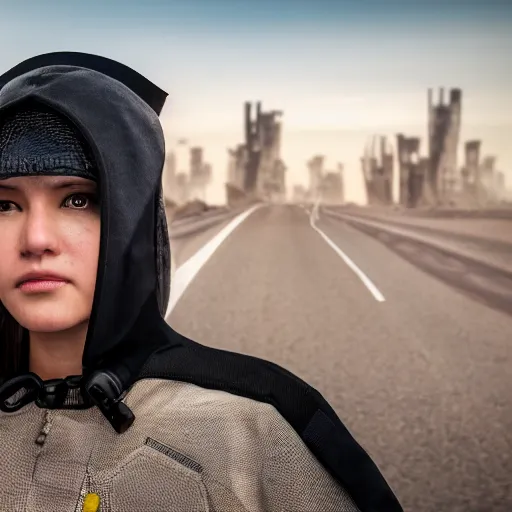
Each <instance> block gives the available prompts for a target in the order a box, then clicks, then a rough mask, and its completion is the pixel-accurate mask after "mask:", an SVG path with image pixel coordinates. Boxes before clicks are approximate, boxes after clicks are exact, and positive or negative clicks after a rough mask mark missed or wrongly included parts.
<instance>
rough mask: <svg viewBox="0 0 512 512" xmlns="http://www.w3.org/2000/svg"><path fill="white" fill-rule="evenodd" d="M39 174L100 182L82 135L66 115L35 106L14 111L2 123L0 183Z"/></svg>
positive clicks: (42, 106)
mask: <svg viewBox="0 0 512 512" xmlns="http://www.w3.org/2000/svg"><path fill="white" fill-rule="evenodd" d="M38 175H65V176H77V177H81V178H86V179H89V180H93V181H96V180H97V173H96V169H95V166H94V163H93V157H92V155H91V152H90V148H89V147H88V146H87V144H86V142H85V140H84V138H83V137H82V135H81V133H80V132H79V131H78V130H77V129H76V127H75V126H73V124H72V123H71V122H70V121H69V120H68V119H66V118H65V117H64V116H62V115H59V114H57V112H55V111H54V110H52V109H51V108H49V107H46V106H45V105H42V104H38V103H34V104H28V105H26V106H25V107H24V108H23V107H22V108H13V109H12V112H11V113H10V114H9V113H6V115H5V116H3V117H2V119H1V121H0V180H1V179H7V178H15V177H19V176H38Z"/></svg>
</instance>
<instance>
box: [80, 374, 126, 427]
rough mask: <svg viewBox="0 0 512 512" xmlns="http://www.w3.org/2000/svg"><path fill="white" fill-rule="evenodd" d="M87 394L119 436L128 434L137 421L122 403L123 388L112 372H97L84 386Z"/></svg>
mask: <svg viewBox="0 0 512 512" xmlns="http://www.w3.org/2000/svg"><path fill="white" fill-rule="evenodd" d="M84 387H85V392H86V394H87V395H88V396H90V397H91V400H92V401H93V402H94V403H95V404H96V405H97V407H98V408H99V409H100V411H101V412H102V414H103V416H105V418H107V420H108V421H109V423H110V424H111V425H112V427H114V430H115V431H116V432H117V433H118V434H122V433H123V432H126V431H127V430H128V429H129V428H130V427H131V425H132V423H133V422H134V420H135V415H134V414H133V412H132V410H131V409H130V408H129V407H128V406H127V405H126V404H125V403H123V402H122V401H121V395H122V392H123V390H122V386H121V383H120V382H119V380H118V379H117V377H116V376H115V375H114V374H112V373H111V372H102V371H98V372H95V373H94V374H93V375H92V376H91V377H90V378H89V379H88V380H87V383H86V384H85V385H84Z"/></svg>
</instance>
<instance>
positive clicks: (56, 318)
mask: <svg viewBox="0 0 512 512" xmlns="http://www.w3.org/2000/svg"><path fill="white" fill-rule="evenodd" d="M86 320H87V317H86V316H85V315H77V314H76V312H73V311H70V310H69V309H68V308H66V310H63V311H61V312H60V311H58V310H57V311H56V308H55V306H54V307H53V308H52V311H48V312H46V311H31V312H30V313H29V314H28V312H24V314H21V315H19V316H18V318H16V321H17V322H18V323H19V324H20V325H21V326H22V327H24V328H25V329H27V330H28V331H31V332H59V331H67V330H69V329H73V328H74V327H77V326H79V325H80V324H82V323H83V322H84V321H86Z"/></svg>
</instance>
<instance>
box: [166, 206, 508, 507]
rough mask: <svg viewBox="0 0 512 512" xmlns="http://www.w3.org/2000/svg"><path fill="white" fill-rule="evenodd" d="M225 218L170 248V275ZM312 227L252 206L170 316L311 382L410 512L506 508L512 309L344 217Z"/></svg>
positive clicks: (291, 215)
mask: <svg viewBox="0 0 512 512" xmlns="http://www.w3.org/2000/svg"><path fill="white" fill-rule="evenodd" d="M228 223H229V221H226V222H225V223H223V224H221V225H219V226H216V227H214V228H211V229H209V230H206V231H204V232H202V233H200V234H196V235H194V236H193V237H190V238H189V239H180V240H176V241H175V242H173V247H172V248H173V252H174V257H175V260H176V266H177V268H178V272H179V268H180V266H181V265H182V264H183V263H184V262H185V261H186V260H188V259H189V258H190V257H191V256H192V255H193V254H194V253H196V251H199V250H201V247H203V246H204V245H205V244H207V243H208V241H209V240H210V239H212V238H214V237H215V235H216V234H217V233H218V232H219V231H221V230H222V229H223V227H225V225H227V224H228ZM316 226H317V228H318V229H319V230H321V232H322V233H323V234H324V235H325V236H322V234H321V233H319V232H318V231H317V230H315V229H314V228H313V227H312V226H311V224H310V215H309V213H308V212H307V211H305V210H304V209H302V208H300V207H298V206H286V205H283V206H264V207H262V208H260V209H258V210H256V211H255V212H253V213H252V214H251V215H250V216H249V217H248V218H247V219H246V220H245V221H244V222H243V223H242V224H240V225H239V226H238V227H237V228H236V229H235V230H234V231H233V232H232V233H231V234H230V235H229V236H228V238H227V239H226V240H225V241H224V242H223V243H222V244H221V245H220V246H219V247H218V249H217V250H216V251H215V252H214V253H213V255H212V256H211V257H210V258H209V259H208V260H207V261H206V263H205V264H204V266H203V267H202V268H201V269H200V270H199V272H198V273H197V275H196V276H195V278H194V279H193V280H192V281H191V282H190V284H189V286H188V287H187V288H186V290H185V291H184V293H183V295H182V296H181V297H180V299H179V300H178V302H177V303H176V306H175V308H174V309H173V310H172V313H171V314H170V316H169V317H168V321H169V322H170V323H171V324H172V325H173V327H174V328H175V329H176V330H177V331H179V332H181V333H182V334H184V335H185V336H187V337H190V338H192V339H194V340H196V341H198V342H200V343H203V344H205V345H210V346H214V347H218V348H223V349H228V350H233V351H237V352H242V353H246V354H251V355H255V356H258V357H263V358H265V359H269V360H271V361H274V362H276V363H277V364H280V365H281V366H284V367H285V368H287V369H289V370H291V371H292V372H294V373H296V374H297V375H299V376H300V377H301V378H303V379H304V380H306V381H308V382H309V383H310V384H311V385H313V386H314V387H315V388H317V389H318V390H319V391H320V392H321V393H322V394H323V395H324V396H325V398H326V399H327V400H328V401H329V402H330V403H331V405H332V406H333V407H334V409H335V410H336V411H337V413H338V415H339V416H340V418H341V419H342V420H343V422H344V423H345V424H346V426H347V427H348V428H349V430H351V432H352V433H353V434H354V436H355V437H356V438H357V439H358V441H359V442H360V443H361V444H362V445H363V446H364V448H365V449H366V450H367V451H368V452H369V453H370V454H371V456H372V457H373V458H374V460H375V462H376V463H377V464H378V465H379V467H380V468H381V470H382V471H383V473H384V475H385V477H386V479H387V480H388V482H389V483H390V484H391V486H392V487H393V489H394V490H395V492H396V494H397V495H398V497H399V499H400V501H401V502H402V504H403V505H404V507H405V509H406V510H408V511H414V512H444V511H447V512H510V511H511V510H512V316H510V315H507V314H506V313H504V312H501V311H498V310H495V309H492V308H491V307H488V306H486V305H485V304H483V303H481V302H479V301H476V300H473V299H472V298H471V297H469V296H467V295H465V294H463V293H462V292H459V291H458V290H457V289H455V288H452V287H450V286H449V285H448V284H445V283H443V282H442V281H441V280H439V279H437V278H435V277H433V276H432V275H430V274H427V273H425V272H424V271H422V270H421V269H420V268H418V267H416V266H415V265H413V264H412V263H410V262H408V261H406V260H405V259H403V258H401V257H400V256H399V255H398V254H396V253H395V252H393V251H391V250H390V249H389V248H387V247H386V246H385V245H383V244H382V243H380V242H379V241H378V240H375V239H373V238H371V237H370V236H368V235H366V234H364V233H362V232H360V231H357V230H356V229H354V228H352V227H350V226H348V225H347V224H345V223H344V222H343V221H341V220H339V219H334V218H329V217H326V216H322V215H321V214H320V218H319V219H318V221H317V222H316ZM325 237H327V238H328V239H329V240H330V243H331V244H334V245H335V246H337V247H338V248H339V249H341V251H343V255H344V257H345V260H344V259H343V258H342V257H340V254H339V253H337V252H336V251H335V250H334V249H333V247H332V245H329V243H328V241H326V238H325ZM338 252H339V251H338ZM347 257H348V258H350V261H349V262H347ZM350 263H352V267H351V265H350ZM354 267H355V269H356V270H357V271H358V272H360V275H357V274H356V272H355V270H354ZM361 274H362V277H361ZM363 279H366V284H365V282H363ZM372 285H373V286H374V291H373V292H372V290H371V289H370V288H371V286H372ZM375 290H377V292H379V293H380V294H381V299H380V300H377V297H378V294H377V295H376V293H375ZM382 299H384V300H382Z"/></svg>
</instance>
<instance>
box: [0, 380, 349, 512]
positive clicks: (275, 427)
mask: <svg viewBox="0 0 512 512" xmlns="http://www.w3.org/2000/svg"><path fill="white" fill-rule="evenodd" d="M124 401H125V403H126V404H127V405H128V406H129V407H130V408H131V409H132V410H133V411H134V413H135V416H136V420H135V422H134V424H133V425H132V427H131V428H130V429H129V430H128V431H127V432H126V433H124V434H121V435H120V434H117V433H116V432H115V431H114V430H113V429H112V427H111V425H110V424H109V423H108V421H107V420H106V419H105V417H104V416H103V415H102V414H101V412H100V411H99V410H98V409H97V408H96V407H93V408H90V409H87V410H43V409H39V408H38V407H37V406H36V405H35V404H34V403H32V404H29V405H27V406H26V407H24V408H22V409H21V410H19V411H17V412H15V413H9V414H6V413H0V467H1V468H2V469H1V471H2V477H1V479H0V510H1V511H2V512H10V511H17V512H18V511H19V512H22V511H23V512H50V511H51V512H79V511H82V510H89V512H91V511H93V510H99V511H101V512H138V511H141V512H142V511H148V512H150V511H151V512H164V511H165V512H171V511H172V512H192V511H194V512H207V511H210V512H213V511H215V512H228V511H244V512H249V511H250V512H256V511H265V512H272V511H290V512H299V511H304V512H306V511H307V512H313V511H318V512H329V511H333V512H334V511H337V512H344V511H347V512H349V511H350V512H351V511H357V510H358V509H357V508H356V507H355V505H354V504H353V502H352V500H351V499H350V497H349V496H348V495H347V493H346V492H345V491H344V490H343V489H342V488H341V487H340V486H339V485H338V484H337V483H336V481H335V480H334V479H333V478H332V477H331V476H330V475H329V473H327V471H326V470H325V469H324V468H323V466H322V465H321V464H320V463H319V462H318V461H317V459H316V458H315V457H314V456H313V455H312V453H310V451H309V449H308V448H307V447H306V446H305V444H304V443H303V442H302V440H301V439H300V437H299V436H298V434H297V433H296V432H295V431H294V430H293V429H292V428H291V427H290V426H289V425H288V423H287V422H286V421H285V420H284V419H283V418H282V417H281V415H280V414H279V413H278V412H277V411H276V409H275V408H274V407H272V406H270V405H268V404H264V403H260V402H256V401H253V400H251V399H248V398H242V397H238V396H235V395H232V394H230V393H226V392H222V391H211V390H208V389H204V388H200V387H197V386H194V385H191V384H185V383H181V382H175V381H168V380H165V381H164V380H156V379H155V380H143V381H139V382H138V383H137V384H135V386H134V387H133V388H132V389H131V390H130V391H129V392H128V394H127V395H126V397H125V399H124ZM89 493H95V494H97V495H98V496H99V501H100V504H99V508H95V505H94V503H95V501H97V498H96V497H95V496H89V497H88V498H87V499H86V504H85V505H84V499H85V497H86V495H87V494H89ZM87 504H92V508H91V509H87ZM84 507H85V508H84Z"/></svg>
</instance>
